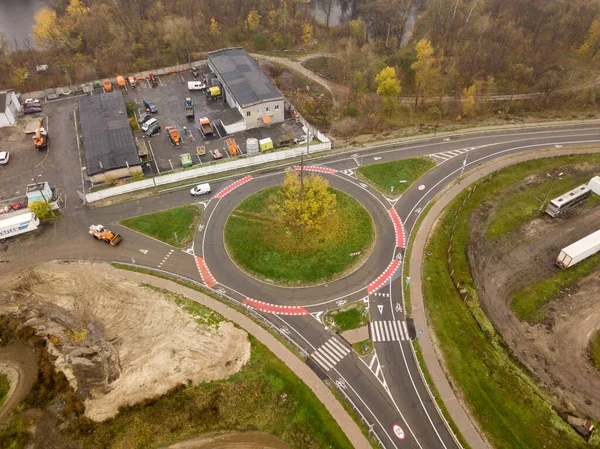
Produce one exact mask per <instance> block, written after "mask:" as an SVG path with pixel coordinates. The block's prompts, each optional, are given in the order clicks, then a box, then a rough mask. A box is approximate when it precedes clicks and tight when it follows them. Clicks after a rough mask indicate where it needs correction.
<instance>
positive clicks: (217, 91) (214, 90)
mask: <svg viewBox="0 0 600 449" xmlns="http://www.w3.org/2000/svg"><path fill="white" fill-rule="evenodd" d="M205 92H206V98H208V99H210V100H216V99H218V98H221V88H220V87H219V86H213V87H209V88H207V89H206V90H205Z"/></svg>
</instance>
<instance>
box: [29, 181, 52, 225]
mask: <svg viewBox="0 0 600 449" xmlns="http://www.w3.org/2000/svg"><path fill="white" fill-rule="evenodd" d="M31 180H32V181H33V182H35V186H36V187H37V188H38V190H39V191H40V193H41V194H42V198H43V199H44V202H45V203H46V204H47V205H48V209H49V210H50V215H52V217H54V211H53V210H52V207H51V206H50V203H48V200H47V199H46V195H44V190H43V189H41V188H40V184H39V183H38V182H37V179H35V178H31Z"/></svg>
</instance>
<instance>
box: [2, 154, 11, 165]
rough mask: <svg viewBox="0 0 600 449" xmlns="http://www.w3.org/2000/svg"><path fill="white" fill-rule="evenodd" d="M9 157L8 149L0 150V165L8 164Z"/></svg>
mask: <svg viewBox="0 0 600 449" xmlns="http://www.w3.org/2000/svg"><path fill="white" fill-rule="evenodd" d="M9 157H10V153H9V152H8V151H2V152H0V164H2V165H5V164H8V158H9Z"/></svg>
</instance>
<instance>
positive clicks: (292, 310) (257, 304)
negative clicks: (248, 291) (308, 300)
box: [242, 298, 308, 315]
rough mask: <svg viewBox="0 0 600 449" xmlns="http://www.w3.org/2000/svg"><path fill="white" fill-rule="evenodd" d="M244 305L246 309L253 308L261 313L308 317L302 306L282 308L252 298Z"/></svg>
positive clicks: (247, 299)
mask: <svg viewBox="0 0 600 449" xmlns="http://www.w3.org/2000/svg"><path fill="white" fill-rule="evenodd" d="M242 304H243V305H245V306H246V307H253V308H255V309H257V310H260V311H261V312H267V313H272V314H274V315H308V311H307V310H306V309H305V308H304V307H300V306H280V305H278V304H270V303H268V302H264V301H257V300H256V299H252V298H246V300H245V301H244V302H243V303H242Z"/></svg>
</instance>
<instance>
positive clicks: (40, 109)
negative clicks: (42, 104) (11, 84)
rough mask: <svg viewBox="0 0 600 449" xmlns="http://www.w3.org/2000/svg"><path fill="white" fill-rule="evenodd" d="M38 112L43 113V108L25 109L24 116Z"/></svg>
mask: <svg viewBox="0 0 600 449" xmlns="http://www.w3.org/2000/svg"><path fill="white" fill-rule="evenodd" d="M38 112H42V108H25V109H23V114H25V115H27V114H37V113H38Z"/></svg>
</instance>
